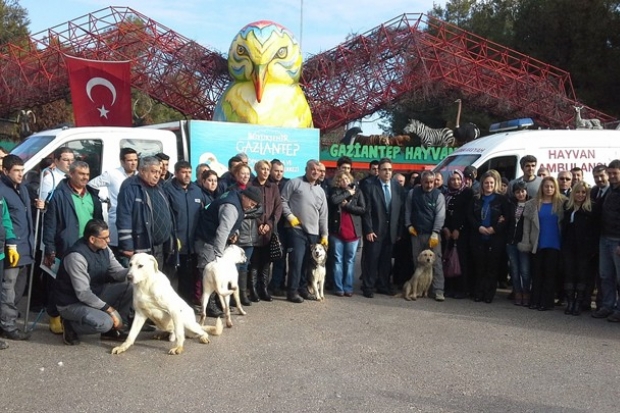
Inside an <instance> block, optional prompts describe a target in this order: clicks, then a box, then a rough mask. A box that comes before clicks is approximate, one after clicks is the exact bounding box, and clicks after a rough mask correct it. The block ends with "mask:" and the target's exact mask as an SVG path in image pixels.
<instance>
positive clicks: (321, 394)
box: [0, 294, 620, 413]
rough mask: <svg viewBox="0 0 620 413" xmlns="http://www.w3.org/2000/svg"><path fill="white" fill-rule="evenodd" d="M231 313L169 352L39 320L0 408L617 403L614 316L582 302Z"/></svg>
mask: <svg viewBox="0 0 620 413" xmlns="http://www.w3.org/2000/svg"><path fill="white" fill-rule="evenodd" d="M211 322H213V320H212V319H211ZM235 322H236V324H235V326H234V327H233V328H232V329H226V330H225V331H224V334H223V335H222V336H221V337H214V338H213V339H212V342H211V344H209V345H202V344H200V343H198V342H197V341H195V340H193V341H190V342H188V343H187V345H186V351H185V353H184V354H182V355H180V356H168V355H167V354H166V349H167V348H168V347H169V344H168V343H167V342H158V341H152V340H149V339H148V333H143V334H142V335H141V337H140V339H139V341H138V342H137V344H136V345H135V346H134V347H133V348H131V349H130V350H129V351H128V352H127V353H125V354H122V355H118V356H113V355H111V354H109V353H110V349H111V348H112V346H113V345H112V344H111V343H108V342H100V341H99V340H98V338H96V337H89V338H85V339H83V342H82V344H81V345H80V346H78V347H75V348H73V347H68V346H65V345H63V344H62V342H61V340H60V338H59V337H58V336H53V335H52V334H51V333H49V332H48V331H47V325H46V324H39V325H38V326H37V328H36V330H35V332H34V335H33V337H32V339H31V340H30V341H28V342H11V343H10V345H11V347H10V349H8V350H4V351H2V352H1V353H0V357H1V359H0V360H1V362H0V383H1V384H0V397H1V399H2V401H3V403H2V407H0V411H6V412H61V411H71V412H143V411H145V412H146V411H149V412H152V411H170V412H196V411H201V412H205V411H212V412H221V411H231V410H238V411H246V412H252V411H272V412H302V411H321V412H323V411H335V412H348V411H351V412H353V411H356V412H558V413H560V412H561V413H566V412H586V411H587V412H618V411H619V408H618V404H620V400H619V399H618V379H619V377H618V376H619V373H618V365H619V364H620V363H619V361H620V356H619V354H620V353H619V351H618V347H619V341H618V338H619V337H620V326H618V325H614V324H611V323H608V322H606V321H601V320H595V319H592V318H591V317H589V315H588V314H584V315H582V316H581V317H572V316H565V315H564V314H563V313H562V312H561V311H559V310H558V311H553V312H545V313H541V312H538V311H532V310H528V309H524V308H520V307H515V306H513V305H511V304H510V303H509V301H508V300H506V299H505V295H504V296H502V297H500V298H499V299H498V300H496V302H495V303H493V304H490V305H489V304H484V303H473V302H472V301H469V300H451V299H448V300H447V301H446V302H444V303H437V302H434V301H432V300H429V299H423V300H419V301H417V302H413V303H410V302H406V301H405V300H403V299H398V298H390V297H386V296H376V298H374V299H372V300H369V299H366V298H364V297H362V296H361V295H360V294H358V295H356V296H354V297H353V298H338V297H335V296H329V297H328V298H327V300H326V302H324V303H318V302H306V303H304V304H301V305H295V304H290V303H287V302H284V301H276V302H273V303H259V304H258V305H256V304H255V305H252V306H251V307H250V308H248V315H247V316H246V317H240V316H236V317H235Z"/></svg>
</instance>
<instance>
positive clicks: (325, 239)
mask: <svg viewBox="0 0 620 413" xmlns="http://www.w3.org/2000/svg"><path fill="white" fill-rule="evenodd" d="M321 245H322V246H324V247H325V248H327V237H321Z"/></svg>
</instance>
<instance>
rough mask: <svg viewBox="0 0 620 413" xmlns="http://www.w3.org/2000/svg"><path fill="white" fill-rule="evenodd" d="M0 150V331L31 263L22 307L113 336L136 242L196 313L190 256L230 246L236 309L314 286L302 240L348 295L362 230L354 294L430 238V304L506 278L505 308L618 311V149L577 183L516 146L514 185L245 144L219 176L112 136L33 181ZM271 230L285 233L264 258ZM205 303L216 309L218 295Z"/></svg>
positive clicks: (397, 284)
mask: <svg viewBox="0 0 620 413" xmlns="http://www.w3.org/2000/svg"><path fill="white" fill-rule="evenodd" d="M4 155H5V156H4V157H3V159H2V175H1V176H0V207H1V208H2V218H3V219H2V224H3V225H2V226H0V228H1V229H0V240H2V241H3V243H4V248H2V249H0V259H1V260H3V263H4V265H3V266H2V267H0V274H2V275H3V276H2V277H0V278H1V279H2V283H1V285H2V289H1V294H0V329H1V334H2V336H3V337H5V338H8V339H11V340H26V339H28V338H29V333H28V332H24V331H21V330H19V329H18V327H17V323H16V321H17V318H18V316H19V312H18V309H17V305H18V302H19V300H20V298H21V297H22V296H23V294H24V290H25V287H26V281H27V278H28V277H27V276H26V275H25V274H26V273H27V272H28V269H29V267H30V266H33V265H34V266H35V269H36V271H35V273H36V275H37V276H36V277H35V278H34V280H35V282H34V283H33V292H34V293H33V297H34V299H33V303H32V305H33V307H41V306H43V307H44V308H45V309H46V311H47V314H48V316H49V319H50V322H49V329H50V331H51V332H52V333H54V334H61V335H62V337H63V341H64V343H65V344H68V345H75V344H78V343H79V337H80V336H81V335H84V334H100V335H101V338H102V339H111V340H124V339H125V338H126V331H127V329H128V328H129V326H130V325H131V322H132V310H131V306H130V302H131V296H132V288H131V284H130V283H128V282H127V279H126V274H127V265H128V261H129V260H130V259H131V257H132V255H134V254H136V253H141V252H143V253H148V254H151V255H153V256H154V257H155V259H156V261H157V263H158V267H159V268H160V269H162V270H163V272H164V273H165V274H167V275H168V276H169V277H170V279H171V281H175V283H176V285H177V291H178V293H179V295H180V296H181V297H182V298H183V299H184V300H185V301H187V303H188V304H190V305H191V306H193V307H194V308H195V309H196V311H197V312H198V311H201V299H202V297H201V296H202V272H203V269H204V267H205V266H206V265H207V264H208V263H209V262H211V261H213V260H215V259H217V258H218V257H221V256H222V254H223V251H224V249H225V248H226V245H228V244H230V243H235V244H237V245H238V246H240V247H241V248H242V249H243V250H244V252H245V255H246V257H247V262H246V263H243V264H240V265H239V266H238V270H239V279H238V281H239V290H240V291H239V292H240V295H239V300H240V302H241V304H242V305H244V306H249V305H252V304H253V303H258V302H260V301H263V302H270V301H272V300H273V298H272V297H273V296H277V297H285V298H286V300H288V301H289V302H292V303H303V302H304V300H307V299H313V298H314V296H313V291H309V289H308V281H309V280H308V277H307V274H308V272H307V270H308V267H309V266H310V265H311V263H310V259H311V258H310V254H309V251H310V246H311V245H313V244H316V243H320V244H322V245H324V246H326V247H328V262H327V275H328V280H327V287H328V288H329V289H331V290H332V291H333V294H334V295H335V296H337V297H351V296H353V295H354V293H355V291H354V284H355V280H356V273H355V262H356V257H357V254H358V252H359V251H360V248H359V247H360V244H361V246H362V248H361V267H362V271H361V274H360V279H361V293H362V295H363V296H364V297H366V298H369V299H372V298H373V297H374V295H375V294H386V295H390V296H393V295H395V294H396V292H397V290H399V289H400V288H402V285H403V283H404V282H406V281H407V280H408V279H409V278H410V277H411V275H412V274H413V272H414V269H415V259H414V258H415V257H417V255H418V254H419V253H421V252H422V251H424V250H427V249H430V250H432V251H433V252H434V254H435V257H436V260H435V263H434V264H433V280H432V286H431V290H430V294H429V296H430V297H432V298H434V299H435V300H436V301H439V302H441V301H444V300H445V299H446V297H451V298H455V299H462V298H468V297H469V298H471V299H472V300H473V301H475V302H482V301H484V302H485V303H492V302H493V300H494V299H495V295H496V291H497V288H498V286H504V284H505V283H506V282H507V281H508V276H509V277H510V281H511V283H512V292H511V294H510V297H511V298H512V299H513V300H514V304H515V305H517V306H523V307H527V308H530V309H536V310H539V311H545V310H550V309H552V308H553V307H554V306H557V305H563V306H564V309H565V313H566V314H571V315H580V314H581V312H582V311H584V310H587V311H589V310H590V309H591V303H592V297H593V294H594V292H596V295H594V297H595V300H594V301H595V303H596V311H593V312H592V316H593V317H595V318H606V319H607V320H609V321H612V322H618V321H620V311H619V310H618V309H617V299H618V294H617V286H618V284H619V283H620V277H619V276H620V160H616V161H613V162H611V163H610V164H609V165H599V166H597V167H596V168H595V169H594V170H593V171H592V173H593V177H594V181H595V182H596V186H594V187H593V188H590V187H589V185H588V184H587V183H586V182H584V181H583V172H582V171H581V170H580V169H579V168H574V169H573V170H571V171H561V172H559V173H558V177H557V179H556V178H555V177H552V176H550V174H549V171H547V170H546V169H545V168H539V169H536V167H537V160H536V158H535V157H533V156H525V157H523V158H522V159H521V169H522V171H523V175H522V176H521V177H519V178H516V179H514V180H512V181H510V182H508V180H507V179H505V178H503V177H501V176H500V174H499V173H498V172H497V171H494V170H489V171H486V172H484V173H483V174H482V176H480V177H479V179H477V171H476V169H475V168H473V167H466V168H465V169H464V170H458V169H457V170H454V171H450V173H449V174H448V175H447V176H446V178H447V179H446V181H447V182H445V183H444V176H443V175H442V174H440V173H433V172H431V171H419V172H413V173H410V174H408V176H406V175H404V174H398V173H397V174H395V173H394V171H393V165H392V162H391V161H390V159H387V158H384V159H380V160H377V161H373V162H371V163H370V165H369V169H368V172H367V174H366V176H365V177H363V178H361V179H359V180H358V179H356V177H355V176H354V172H353V171H352V166H353V162H352V161H351V159H350V158H348V157H342V158H340V159H339V160H338V162H337V169H336V171H335V173H334V175H333V177H331V178H326V168H325V166H324V165H323V164H321V163H320V162H319V161H317V160H309V161H308V162H307V163H306V168H305V173H304V175H303V176H299V177H292V178H290V179H289V178H288V177H284V164H283V163H282V162H281V161H279V160H277V159H273V160H271V161H268V160H260V161H258V162H256V163H255V164H254V165H249V163H248V158H247V156H246V155H245V154H243V153H240V154H237V155H235V156H234V157H232V158H230V160H229V162H228V171H227V172H226V173H224V174H223V175H222V176H218V174H217V173H216V172H215V171H212V170H210V168H209V165H208V164H200V165H197V166H196V168H195V169H194V168H192V165H190V164H189V163H188V162H186V161H179V162H177V163H176V164H175V165H174V173H168V171H167V164H168V162H169V158H168V157H167V156H166V155H165V154H157V155H156V156H147V157H143V158H141V159H139V158H138V153H137V152H136V151H135V150H133V149H131V148H124V149H122V150H121V153H120V157H119V161H120V166H119V167H117V168H113V169H109V170H107V171H104V172H103V173H102V174H101V175H100V176H98V177H96V178H94V179H92V180H91V179H90V169H89V165H88V163H86V162H83V161H80V160H76V157H75V154H74V153H73V152H72V151H71V150H70V149H69V148H60V149H58V150H57V151H55V152H54V154H53V156H52V162H51V164H49V165H48V166H47V167H45V168H44V169H43V170H42V171H41V173H40V181H39V183H38V185H36V187H29V186H27V185H26V184H25V183H24V180H23V175H24V166H23V165H24V163H23V161H22V160H21V159H20V158H19V157H17V156H15V155H8V154H6V153H5V154H4ZM193 173H195V175H194V177H193V176H192V174H193ZM359 173H360V172H358V174H359ZM358 177H359V175H358ZM104 187H105V188H106V189H107V194H108V196H107V199H105V200H103V201H104V202H102V200H101V199H100V197H99V189H101V188H104ZM104 208H106V209H107V218H108V219H107V223H106V222H105V221H104V220H103V218H104ZM39 218H40V219H39ZM39 222H40V226H39V228H37V224H38V223H39ZM37 235H39V236H38V237H36V236H37ZM35 237H36V239H35ZM274 240H275V242H276V243H278V242H279V243H280V244H281V247H282V249H281V252H280V254H278V256H277V257H276V258H274V256H273V254H272V253H273V243H274ZM40 263H42V264H43V267H44V268H45V271H39V264H40ZM232 305H237V303H234V302H233V303H232ZM207 315H208V316H210V317H219V316H221V315H222V309H221V308H220V307H219V300H218V299H216V297H215V296H214V295H213V296H211V297H210V298H209V302H208V306H207ZM145 328H149V327H148V326H147V327H145ZM7 346H8V345H7V343H6V342H4V341H0V348H6V347H7Z"/></svg>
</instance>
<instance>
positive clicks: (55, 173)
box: [39, 168, 67, 201]
mask: <svg viewBox="0 0 620 413" xmlns="http://www.w3.org/2000/svg"><path fill="white" fill-rule="evenodd" d="M66 176H67V174H66V173H65V172H62V171H61V170H60V169H58V168H54V169H50V168H45V169H44V170H43V171H42V172H41V185H40V186H39V199H42V200H44V201H48V199H47V197H48V196H49V194H50V193H51V192H53V191H54V189H56V187H57V186H58V184H59V183H60V181H62V180H63V179H65V177H66Z"/></svg>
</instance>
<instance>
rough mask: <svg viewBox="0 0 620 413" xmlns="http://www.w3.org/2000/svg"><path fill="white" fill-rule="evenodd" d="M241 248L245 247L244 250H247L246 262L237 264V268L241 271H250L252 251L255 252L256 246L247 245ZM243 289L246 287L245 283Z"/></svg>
mask: <svg viewBox="0 0 620 413" xmlns="http://www.w3.org/2000/svg"><path fill="white" fill-rule="evenodd" d="M241 249H243V252H245V258H246V260H245V262H244V263H242V264H237V269H238V270H239V272H241V271H245V272H248V267H249V266H250V260H251V259H252V253H253V252H254V247H253V246H252V245H246V246H243V247H241ZM243 289H245V285H244V286H243Z"/></svg>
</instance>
